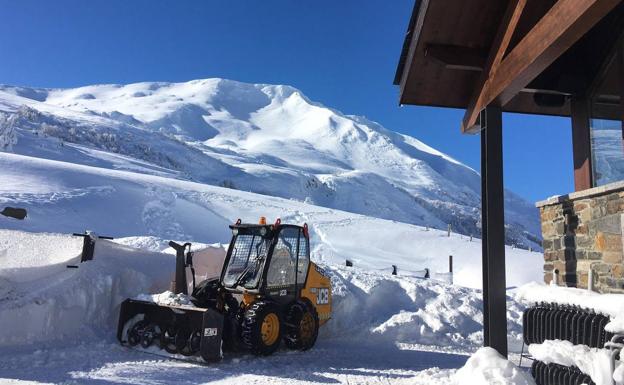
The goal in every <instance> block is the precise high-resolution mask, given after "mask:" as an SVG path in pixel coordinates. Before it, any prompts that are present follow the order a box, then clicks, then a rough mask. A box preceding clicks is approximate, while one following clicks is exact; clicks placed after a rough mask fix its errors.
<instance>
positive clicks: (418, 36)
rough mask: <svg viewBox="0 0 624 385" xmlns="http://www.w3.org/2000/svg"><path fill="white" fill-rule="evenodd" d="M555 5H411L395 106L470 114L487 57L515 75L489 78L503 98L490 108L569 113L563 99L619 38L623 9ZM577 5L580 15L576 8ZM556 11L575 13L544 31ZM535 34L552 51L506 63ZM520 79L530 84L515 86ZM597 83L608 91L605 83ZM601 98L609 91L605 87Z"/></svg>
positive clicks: (583, 85) (602, 0)
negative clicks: (513, 13)
mask: <svg viewBox="0 0 624 385" xmlns="http://www.w3.org/2000/svg"><path fill="white" fill-rule="evenodd" d="M578 1H583V3H578ZM555 3H557V0H508V1H501V0H436V1H433V0H418V1H416V4H415V7H414V11H413V13H412V16H411V19H410V24H409V30H408V33H407V35H406V39H405V42H404V45H403V51H402V54H401V60H400V62H399V66H398V68H397V73H396V76H395V84H397V85H399V86H400V98H399V102H400V104H414V105H424V106H434V107H451V108H461V109H468V110H469V111H470V108H471V107H474V106H472V105H474V104H475V101H476V99H477V97H478V96H479V95H478V92H481V91H483V87H484V84H485V83H486V80H487V81H489V82H491V81H492V80H488V79H489V78H490V77H493V74H491V73H485V74H484V72H487V71H489V69H490V68H489V66H490V64H491V61H492V60H494V61H496V60H500V61H502V62H501V63H496V64H500V65H501V68H504V69H506V70H505V71H514V74H517V75H518V76H519V77H520V79H519V80H518V81H516V80H517V79H509V78H507V77H506V76H507V75H506V73H499V74H498V75H497V76H496V79H495V80H496V81H498V82H499V83H500V82H502V83H503V84H495V85H496V86H499V88H498V89H496V90H495V91H496V92H500V91H501V89H502V91H503V94H502V96H500V94H497V95H495V96H496V98H495V100H494V103H496V102H500V106H501V107H502V109H503V111H506V112H519V113H528V114H543V115H558V116H569V115H570V102H569V99H570V96H571V95H574V94H578V93H582V92H585V91H586V89H587V88H588V86H589V84H590V83H591V81H592V79H593V78H594V77H595V74H596V72H597V71H599V67H600V65H601V64H602V63H603V62H604V60H605V57H606V55H608V54H609V51H610V50H611V48H612V46H613V45H614V44H615V41H616V40H617V39H618V38H621V35H622V32H623V31H624V22H623V20H624V6H623V4H622V3H621V1H620V0H593V1H592V0H559V4H557V7H554V8H553V6H554V5H555ZM517 4H520V6H521V8H520V10H521V12H520V13H519V15H520V17H519V19H517V20H515V24H514V25H512V27H513V29H512V32H513V33H512V34H510V35H509V34H508V36H511V38H510V39H508V40H506V41H504V50H503V51H501V52H502V55H500V57H494V56H492V55H493V52H495V48H496V47H498V46H500V42H501V30H504V28H505V25H503V26H501V24H503V23H507V22H509V19H510V18H509V17H508V16H509V15H510V11H509V8H511V9H513V8H514V7H515V6H516V5H517ZM579 4H580V5H582V6H583V7H581V6H579ZM588 4H589V5H588ZM584 7H586V8H587V10H585V9H580V8H584ZM579 9H580V10H579ZM556 12H559V14H557V13H556ZM562 12H564V13H565V14H566V15H568V13H574V12H577V13H578V15H574V14H573V15H571V16H570V19H569V22H568V23H567V24H565V25H562V27H561V28H565V30H562V31H555V30H554V27H553V28H551V29H552V31H547V29H548V28H549V27H551V26H550V24H552V23H553V22H549V23H544V22H543V21H542V19H543V18H544V16H549V17H550V20H556V22H558V20H560V19H559V18H553V16H560V15H561V14H562ZM545 19H546V20H548V17H546V18H545ZM540 21H542V23H541V24H540V25H538V24H539V23H540ZM536 25H538V27H539V28H535V27H536ZM540 28H541V30H540ZM536 30H537V31H536ZM542 31H545V32H544V36H546V37H548V36H550V38H551V41H552V44H553V47H549V46H547V47H536V48H535V50H536V51H538V50H540V49H541V50H542V52H538V53H536V59H535V62H532V61H526V63H524V64H523V65H525V67H521V66H520V67H519V65H521V64H522V63H520V64H518V63H516V62H512V63H510V61H511V60H506V59H509V58H510V53H512V52H513V54H512V55H511V58H514V55H515V57H517V58H518V60H519V61H520V62H521V61H522V60H523V58H526V56H527V55H530V54H532V52H530V51H531V50H532V47H533V45H527V44H526V42H524V43H522V41H523V39H525V38H527V36H530V37H529V38H528V39H529V40H530V39H533V40H536V39H535V38H536V37H539V36H540V35H538V33H541V32H542ZM548 32H551V35H548ZM552 32H554V33H557V35H556V36H554V35H552ZM536 41H538V42H539V39H537V40H536ZM566 44H569V45H568V46H566ZM537 45H539V44H537ZM517 47H518V49H517V50H516V51H517V52H514V49H516V48H517ZM527 48H529V49H528V50H527ZM520 54H521V55H520ZM480 66H481V67H482V68H479V67H480ZM526 66H528V67H526ZM542 67H543V68H542ZM528 78H530V82H529V83H528V84H523V83H522V81H523V80H525V79H528ZM514 82H516V83H514ZM507 83H510V84H511V86H509V88H501V87H507V86H508V84H507ZM525 83H526V82H525ZM519 84H520V85H521V87H518V85H519ZM618 85H619V83H618ZM489 86H492V85H491V84H489ZM604 86H605V87H610V88H613V83H608V82H607V83H605V85H604ZM514 87H515V88H514ZM516 88H517V89H519V91H517V90H516ZM616 88H617V87H616ZM487 91H489V90H485V91H483V92H485V93H487ZM616 91H617V90H616ZM505 92H507V93H506V94H505ZM485 93H484V95H481V96H482V99H485V100H486V101H487V100H489V99H488V96H489V95H486V94H485ZM605 93H607V94H609V93H613V89H611V90H609V92H606V91H605ZM536 94H539V95H537V96H536ZM544 98H554V99H556V100H560V103H559V104H557V103H554V104H553V103H544V102H543V101H542V100H543V99H544ZM536 100H538V101H539V102H537V101H536ZM477 104H478V103H477ZM477 108H478V106H477ZM615 111H616V109H614V108H609V107H608V106H607V107H605V110H604V113H603V115H604V117H610V116H611V115H612V114H615V113H616V112H615ZM468 115H470V114H468ZM468 118H470V116H469V117H468Z"/></svg>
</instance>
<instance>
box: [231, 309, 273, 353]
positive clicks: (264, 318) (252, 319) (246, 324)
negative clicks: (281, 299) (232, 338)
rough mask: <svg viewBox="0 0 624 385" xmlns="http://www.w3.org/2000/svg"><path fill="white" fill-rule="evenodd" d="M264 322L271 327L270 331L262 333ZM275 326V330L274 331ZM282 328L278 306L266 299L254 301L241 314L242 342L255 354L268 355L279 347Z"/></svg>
mask: <svg viewBox="0 0 624 385" xmlns="http://www.w3.org/2000/svg"><path fill="white" fill-rule="evenodd" d="M265 322H266V323H267V325H271V329H270V332H268V333H267V332H265V333H264V334H263V324H264V323H265ZM276 327H277V331H275V328H276ZM282 329H283V327H282V318H281V316H280V312H279V307H278V306H277V305H275V304H274V303H272V302H268V301H258V302H255V303H254V304H252V305H251V306H250V307H249V308H248V309H247V310H246V311H245V314H244V315H243V321H242V323H241V337H242V341H243V344H244V345H245V346H246V347H247V349H249V350H250V351H251V352H252V353H253V354H255V355H258V356H268V355H270V354H272V353H273V352H275V351H276V350H277V348H279V344H280V341H281V339H282Z"/></svg>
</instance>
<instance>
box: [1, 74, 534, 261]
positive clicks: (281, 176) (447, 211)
mask: <svg viewBox="0 0 624 385" xmlns="http://www.w3.org/2000/svg"><path fill="white" fill-rule="evenodd" d="M0 151H12V152H15V153H17V154H22V155H30V156H36V157H42V158H47V159H54V160H62V161H68V162H72V163H80V164H85V165H91V166H98V167H105V168H111V169H118V170H127V171H135V172H141V173H147V174H152V175H160V176H167V177H172V178H177V179H184V180H192V181H198V182H202V183H208V184H212V185H219V186H225V187H229V188H235V189H239V190H244V191H253V192H256V193H261V194H266V195H271V196H278V197H283V198H287V199H296V200H298V201H305V202H309V203H312V204H315V205H318V206H323V207H330V208H333V209H339V210H345V211H350V212H354V213H359V214H364V215H370V216H374V217H379V218H384V219H390V220H397V221H401V222H406V223H411V224H416V225H421V226H429V227H433V228H438V229H446V228H447V225H448V224H451V226H452V228H453V229H454V231H456V232H459V233H461V234H464V235H467V236H470V235H474V236H477V237H478V236H479V234H480V214H479V213H480V186H481V184H480V178H479V175H478V173H477V172H476V171H474V170H473V169H471V168H469V167H467V166H465V165H463V164H461V163H460V162H458V161H457V160H455V159H453V158H452V157H450V156H448V155H446V154H443V153H441V152H440V151H437V150H435V149H433V148H431V147H429V146H427V145H426V144H424V143H422V142H420V141H419V140H417V139H415V138H413V137H410V136H406V135H402V134H399V133H396V132H393V131H390V130H388V129H386V128H384V127H382V126H381V125H380V124H378V123H375V122H372V121H370V120H368V119H366V118H364V117H361V116H353V115H346V114H343V113H341V112H339V111H336V110H333V109H331V108H328V107H325V106H322V105H320V104H319V103H315V102H313V101H311V100H309V99H308V98H307V97H306V96H305V95H303V93H302V92H301V91H299V90H297V89H295V88H293V87H289V86H283V85H267V84H246V83H241V82H236V81H231V80H225V79H204V80H194V81H190V82H186V83H163V82H146V83H136V84H128V85H94V86H86V87H80V88H75V89H37V88H26V87H12V86H0ZM24 184H25V186H24V187H36V181H31V180H28V179H26V180H25V181H24ZM31 192H32V193H35V191H31ZM505 204H506V212H505V214H506V222H507V225H508V226H507V232H506V236H507V242H508V244H510V245H512V244H515V245H519V246H522V247H524V248H528V247H532V248H533V249H539V248H540V247H541V244H540V228H539V218H538V213H537V209H536V208H535V207H534V206H533V205H532V204H530V203H529V202H526V201H524V200H522V199H521V198H519V197H518V196H516V195H515V194H513V193H512V192H510V191H506V192H505Z"/></svg>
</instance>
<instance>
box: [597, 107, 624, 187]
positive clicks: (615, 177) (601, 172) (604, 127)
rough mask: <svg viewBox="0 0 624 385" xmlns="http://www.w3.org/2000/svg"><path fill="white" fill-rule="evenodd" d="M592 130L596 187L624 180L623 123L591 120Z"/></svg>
mask: <svg viewBox="0 0 624 385" xmlns="http://www.w3.org/2000/svg"><path fill="white" fill-rule="evenodd" d="M590 128H591V147H592V166H593V174H594V185H595V186H602V185H605V184H607V183H612V182H617V181H620V180H622V179H624V147H622V122H621V121H619V120H609V119H591V122H590Z"/></svg>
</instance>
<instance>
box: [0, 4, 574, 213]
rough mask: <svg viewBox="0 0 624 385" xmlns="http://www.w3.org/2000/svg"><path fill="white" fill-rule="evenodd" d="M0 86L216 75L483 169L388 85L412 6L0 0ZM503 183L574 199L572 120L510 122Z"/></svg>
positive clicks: (439, 112) (452, 128) (458, 138)
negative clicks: (291, 96) (299, 95)
mask: <svg viewBox="0 0 624 385" xmlns="http://www.w3.org/2000/svg"><path fill="white" fill-rule="evenodd" d="M0 4H1V5H2V23H0V58H1V60H0V83H4V84H12V85H28V86H40V87H74V86H79V85H86V84H94V83H131V82H137V81H149V80H159V81H186V80H191V79H198V78H209V77H223V78H229V79H235V80H240V81H245V82H254V83H277V84H289V85H292V86H295V87H297V88H299V89H301V90H302V91H303V92H304V93H305V94H306V95H307V96H308V97H309V98H311V99H312V100H315V101H318V102H321V103H323V104H325V105H327V106H331V107H333V108H336V109H338V110H341V111H343V112H344V113H348V114H357V115H365V116H366V117H368V118H369V119H372V120H375V121H378V122H380V123H381V124H383V125H384V126H385V127H387V128H389V129H392V130H395V131H399V132H403V133H407V134H409V135H412V136H415V137H416V138H418V139H420V140H422V141H424V142H425V143H427V144H429V145H431V146H433V147H435V148H437V149H439V150H441V151H443V152H446V153H448V154H450V155H451V156H453V157H455V158H456V159H458V160H460V161H462V162H464V163H466V164H468V165H469V166H471V167H473V168H475V169H477V170H478V169H479V161H480V155H479V138H478V136H466V135H460V133H459V124H460V121H461V117H462V116H463V111H461V110H450V109H437V108H425V107H414V106H404V107H399V106H398V89H397V87H396V86H393V85H392V80H393V77H394V72H395V69H396V64H397V61H398V58H399V53H400V50H401V45H402V42H403V36H404V33H405V29H406V27H407V24H408V21H409V16H410V12H411V9H412V6H413V0H395V1H387V0H384V1H382V0H366V1H361V0H342V1H333V0H315V1H286V0H283V1H277V0H263V1H260V0H256V1H251V0H249V1H225V0H223V1H200V0H196V1H190V0H182V1H173V0H171V1H160V0H133V1H122V0H109V1H101V0H92V1H78V0H74V1H69V0H55V1H39V0H20V1H10V0H0ZM504 123H505V129H504V141H505V143H504V146H505V185H506V186H507V187H508V188H510V189H512V190H513V191H515V192H517V193H519V194H520V195H522V196H523V197H525V198H527V199H529V200H531V201H536V200H540V199H543V198H546V197H548V196H550V195H554V194H560V193H567V192H570V191H572V190H573V179H572V178H573V173H572V154H571V143H572V142H571V135H570V124H569V120H567V119H564V118H549V117H539V116H526V115H517V114H506V115H505V117H504Z"/></svg>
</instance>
